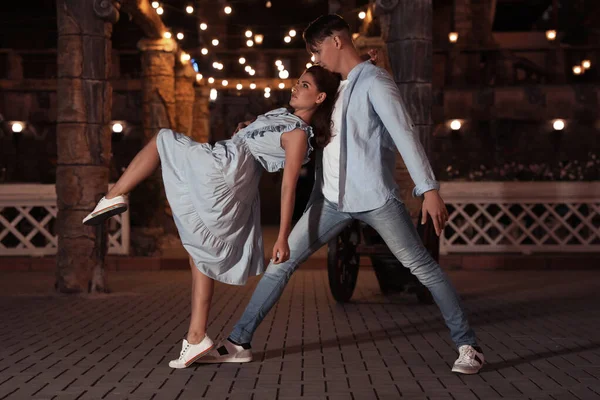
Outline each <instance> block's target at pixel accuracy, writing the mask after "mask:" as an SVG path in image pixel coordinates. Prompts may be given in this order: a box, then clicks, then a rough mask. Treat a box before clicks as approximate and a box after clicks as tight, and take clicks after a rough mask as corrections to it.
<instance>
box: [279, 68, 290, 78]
mask: <svg viewBox="0 0 600 400" xmlns="http://www.w3.org/2000/svg"><path fill="white" fill-rule="evenodd" d="M289 77H290V73H289V72H288V71H287V70H285V69H284V70H283V71H280V72H279V79H287V78H289Z"/></svg>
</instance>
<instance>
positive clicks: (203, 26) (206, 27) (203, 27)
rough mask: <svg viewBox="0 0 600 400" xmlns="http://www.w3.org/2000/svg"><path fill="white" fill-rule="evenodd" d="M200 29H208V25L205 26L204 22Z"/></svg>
mask: <svg viewBox="0 0 600 400" xmlns="http://www.w3.org/2000/svg"><path fill="white" fill-rule="evenodd" d="M200 29H202V30H203V31H205V30H207V29H208V25H206V24H205V23H204V22H203V23H201V24H200Z"/></svg>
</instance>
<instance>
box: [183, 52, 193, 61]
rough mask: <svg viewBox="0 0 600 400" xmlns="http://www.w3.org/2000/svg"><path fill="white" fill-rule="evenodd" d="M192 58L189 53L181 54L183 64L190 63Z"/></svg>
mask: <svg viewBox="0 0 600 400" xmlns="http://www.w3.org/2000/svg"><path fill="white" fill-rule="evenodd" d="M191 58H192V57H190V55H189V54H188V53H181V62H187V61H190V59H191Z"/></svg>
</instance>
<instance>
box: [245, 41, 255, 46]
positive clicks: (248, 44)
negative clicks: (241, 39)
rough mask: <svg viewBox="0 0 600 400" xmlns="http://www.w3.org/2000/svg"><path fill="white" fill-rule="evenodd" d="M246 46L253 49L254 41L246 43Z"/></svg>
mask: <svg viewBox="0 0 600 400" xmlns="http://www.w3.org/2000/svg"><path fill="white" fill-rule="evenodd" d="M246 46H248V47H252V46H254V42H253V41H252V40H248V41H247V42H246Z"/></svg>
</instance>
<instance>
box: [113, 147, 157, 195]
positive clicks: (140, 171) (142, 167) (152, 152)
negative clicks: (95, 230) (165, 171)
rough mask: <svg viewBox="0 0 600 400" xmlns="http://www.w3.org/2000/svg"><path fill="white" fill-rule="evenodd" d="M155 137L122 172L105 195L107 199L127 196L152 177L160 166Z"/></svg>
mask: <svg viewBox="0 0 600 400" xmlns="http://www.w3.org/2000/svg"><path fill="white" fill-rule="evenodd" d="M156 136H157V135H154V137H153V138H152V139H150V141H149V142H148V144H146V146H144V148H143V149H142V150H140V152H139V153H137V155H136V156H135V157H134V158H133V160H132V161H131V163H130V164H129V165H128V166H127V168H126V169H125V172H123V175H121V177H120V178H119V180H118V181H117V182H116V183H115V184H114V186H113V187H112V188H111V189H110V190H109V192H108V193H107V194H106V196H105V197H106V198H107V199H112V198H113V197H116V196H120V195H125V194H129V193H130V192H131V191H132V190H133V188H135V187H136V186H137V185H138V184H139V183H140V182H142V181H143V180H144V179H146V178H147V177H149V176H150V175H152V173H153V172H154V171H155V170H156V168H158V165H159V164H160V158H159V156H158V148H157V147H156Z"/></svg>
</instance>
